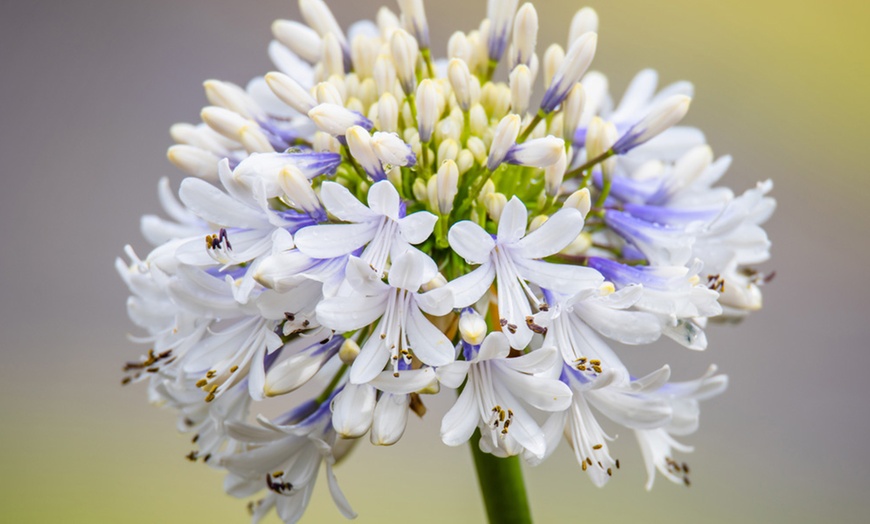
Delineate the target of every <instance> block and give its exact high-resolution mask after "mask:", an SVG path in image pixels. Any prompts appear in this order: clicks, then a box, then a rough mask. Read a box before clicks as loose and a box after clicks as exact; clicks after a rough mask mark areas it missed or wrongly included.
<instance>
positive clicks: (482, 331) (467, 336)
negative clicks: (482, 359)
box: [459, 309, 487, 346]
mask: <svg viewBox="0 0 870 524" xmlns="http://www.w3.org/2000/svg"><path fill="white" fill-rule="evenodd" d="M486 331H487V327H486V321H485V320H484V319H483V317H482V316H481V315H480V313H478V312H477V311H474V310H473V309H466V310H465V311H463V312H462V315H461V316H460V317H459V335H460V336H461V337H462V340H464V341H465V342H466V343H468V344H471V345H472V346H479V345H481V344H482V343H483V339H484V338H486Z"/></svg>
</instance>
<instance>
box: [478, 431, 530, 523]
mask: <svg viewBox="0 0 870 524" xmlns="http://www.w3.org/2000/svg"><path fill="white" fill-rule="evenodd" d="M479 441H480V430H479V429H477V430H475V431H474V436H473V437H471V440H469V441H468V442H469V444H470V445H471V454H472V456H473V457H474V467H475V469H476V470H477V480H478V483H479V484H480V493H481V495H483V502H484V504H485V505H486V515H487V517H488V519H489V523H490V524H531V522H532V512H531V510H530V509H529V500H528V497H527V496H526V486H525V484H524V483H523V472H522V469H520V460H519V457H516V456H514V457H509V458H498V457H496V456H493V455H490V454H489V453H484V452H483V451H480V447H479V446H478V442H479Z"/></svg>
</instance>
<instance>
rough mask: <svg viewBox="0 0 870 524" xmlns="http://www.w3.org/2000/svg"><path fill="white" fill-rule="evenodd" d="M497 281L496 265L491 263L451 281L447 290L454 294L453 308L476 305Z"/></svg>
mask: <svg viewBox="0 0 870 524" xmlns="http://www.w3.org/2000/svg"><path fill="white" fill-rule="evenodd" d="M493 280H495V265H494V264H491V263H489V262H487V263H485V264H482V265H481V266H480V267H478V268H477V269H475V270H474V271H472V272H471V273H467V274H465V275H462V276H461V277H459V278H457V279H455V280H451V281H450V282H448V283H447V285H446V286H444V287H445V288H448V289H450V291H451V292H452V293H453V307H457V308H459V307H466V306H470V305H471V304H474V303H475V302H477V301H478V300H480V297H482V296H483V295H484V293H486V292H487V290H488V289H489V287H490V286H491V285H492V281H493Z"/></svg>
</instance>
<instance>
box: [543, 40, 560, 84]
mask: <svg viewBox="0 0 870 524" xmlns="http://www.w3.org/2000/svg"><path fill="white" fill-rule="evenodd" d="M563 60H565V51H564V50H563V49H562V47H561V46H560V45H559V44H552V45H550V47H548V48H547V50H546V51H544V87H545V88H549V87H550V84H552V83H553V77H554V76H556V71H558V70H559V67H561V65H562V61H563Z"/></svg>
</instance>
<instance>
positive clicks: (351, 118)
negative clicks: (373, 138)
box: [308, 104, 373, 136]
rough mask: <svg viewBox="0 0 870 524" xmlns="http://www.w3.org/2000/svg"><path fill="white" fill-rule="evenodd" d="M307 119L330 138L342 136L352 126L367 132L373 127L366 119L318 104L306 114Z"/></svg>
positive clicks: (338, 108) (346, 110) (332, 105)
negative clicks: (330, 136)
mask: <svg viewBox="0 0 870 524" xmlns="http://www.w3.org/2000/svg"><path fill="white" fill-rule="evenodd" d="M308 117H309V118H311V120H312V121H313V122H314V125H316V126H317V127H318V129H320V130H321V131H325V132H327V133H329V134H330V135H332V136H343V135H344V134H345V133H346V132H347V130H348V129H349V128H351V127H353V126H360V127H362V128H363V129H367V130H368V129H371V128H372V126H373V124H372V122H371V121H370V120H369V119H368V118H366V117H364V116H362V115H361V114H359V113H357V112H355V111H351V110H350V109H347V108H345V107H342V106H340V105H336V104H319V105H317V106H315V107H314V108H313V109H312V110H311V111H309V112H308Z"/></svg>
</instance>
